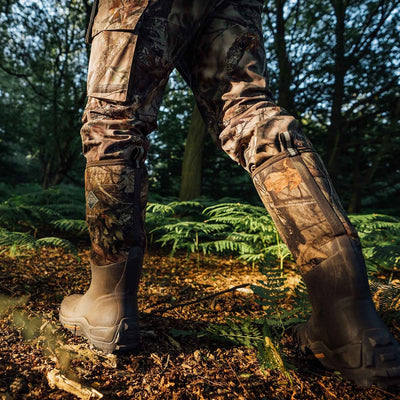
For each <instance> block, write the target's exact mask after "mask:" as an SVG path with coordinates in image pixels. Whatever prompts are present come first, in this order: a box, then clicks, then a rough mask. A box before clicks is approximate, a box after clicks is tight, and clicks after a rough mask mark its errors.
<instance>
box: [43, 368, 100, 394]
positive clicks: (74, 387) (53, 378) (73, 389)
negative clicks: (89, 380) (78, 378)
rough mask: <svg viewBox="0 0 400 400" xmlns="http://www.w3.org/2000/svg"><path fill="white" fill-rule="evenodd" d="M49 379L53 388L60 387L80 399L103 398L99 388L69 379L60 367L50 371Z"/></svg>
mask: <svg viewBox="0 0 400 400" xmlns="http://www.w3.org/2000/svg"><path fill="white" fill-rule="evenodd" d="M47 381H48V383H49V386H50V387H51V388H53V389H54V388H58V389H61V390H64V391H65V392H68V393H72V394H73V395H75V396H77V397H79V398H80V399H92V398H96V399H102V398H103V395H102V394H101V393H100V392H99V391H98V390H96V389H94V388H92V387H90V386H84V385H82V384H80V383H79V382H75V381H73V380H71V379H68V378H67V377H66V376H64V375H63V374H61V372H60V371H59V370H58V369H52V370H51V371H49V372H48V374H47Z"/></svg>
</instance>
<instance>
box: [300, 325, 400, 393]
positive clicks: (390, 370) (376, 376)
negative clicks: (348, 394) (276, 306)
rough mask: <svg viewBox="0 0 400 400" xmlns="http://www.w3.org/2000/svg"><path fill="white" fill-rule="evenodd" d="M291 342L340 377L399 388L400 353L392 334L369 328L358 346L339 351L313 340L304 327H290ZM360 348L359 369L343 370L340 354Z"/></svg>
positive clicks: (367, 384)
mask: <svg viewBox="0 0 400 400" xmlns="http://www.w3.org/2000/svg"><path fill="white" fill-rule="evenodd" d="M293 337H294V341H295V343H296V344H297V346H298V347H299V349H300V350H301V352H302V353H303V354H305V355H306V354H310V352H311V353H312V354H313V355H314V357H315V358H316V359H317V360H318V361H319V362H320V363H321V364H322V365H323V366H324V367H325V368H327V369H329V370H335V371H339V372H340V373H341V375H342V376H343V377H344V378H346V379H350V380H351V381H353V382H354V383H356V384H357V385H359V386H364V387H370V386H371V385H376V386H379V387H382V388H388V387H390V386H399V385H400V351H399V347H398V346H397V345H396V344H395V343H396V342H395V340H394V339H393V340H392V339H391V335H388V334H387V332H382V331H381V330H380V329H370V330H367V331H365V332H364V335H363V338H362V340H361V341H360V342H359V343H358V344H354V343H352V344H349V345H346V346H343V347H340V348H339V349H335V350H331V349H329V348H328V347H327V346H326V345H325V343H324V342H322V341H312V340H311V339H310V338H309V337H308V335H307V332H306V326H305V324H299V325H296V326H295V327H294V328H293ZM357 345H358V347H359V348H360V346H361V354H360V358H361V367H358V368H357V367H356V368H346V367H342V366H340V365H338V361H337V360H338V359H339V358H341V357H342V355H343V354H346V353H348V354H351V352H354V348H355V347H356V346H357Z"/></svg>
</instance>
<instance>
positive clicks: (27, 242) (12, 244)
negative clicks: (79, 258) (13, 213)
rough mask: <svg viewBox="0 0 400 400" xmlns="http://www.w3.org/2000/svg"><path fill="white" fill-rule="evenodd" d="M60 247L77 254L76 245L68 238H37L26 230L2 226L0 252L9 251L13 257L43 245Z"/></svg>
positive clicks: (0, 229)
mask: <svg viewBox="0 0 400 400" xmlns="http://www.w3.org/2000/svg"><path fill="white" fill-rule="evenodd" d="M48 246H50V247H60V248H63V249H65V250H67V251H71V252H72V253H74V254H76V248H75V246H74V245H73V244H72V243H71V242H70V241H68V240H66V239H61V238H58V237H43V238H40V239H37V238H35V237H34V236H32V235H30V234H29V233H25V232H9V231H7V230H6V229H3V228H0V248H1V247H4V249H3V250H1V251H0V253H4V252H7V253H8V254H9V255H10V256H11V257H14V256H20V255H23V254H25V253H24V252H25V250H38V249H40V248H42V247H48Z"/></svg>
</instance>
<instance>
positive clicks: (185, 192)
mask: <svg viewBox="0 0 400 400" xmlns="http://www.w3.org/2000/svg"><path fill="white" fill-rule="evenodd" d="M206 133H207V128H206V126H205V124H204V121H203V118H202V116H201V114H200V111H199V109H198V107H197V104H195V106H194V108H193V112H192V119H191V121H190V126H189V131H188V135H187V138H186V145H185V152H184V154H183V162H182V178H181V189H180V192H179V200H181V201H184V200H192V199H195V198H196V197H199V196H200V194H201V172H202V164H203V150H204V139H205V137H206Z"/></svg>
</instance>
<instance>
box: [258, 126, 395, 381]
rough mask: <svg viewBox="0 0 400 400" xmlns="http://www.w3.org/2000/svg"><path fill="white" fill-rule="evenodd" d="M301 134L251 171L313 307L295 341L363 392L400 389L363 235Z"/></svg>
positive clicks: (284, 136)
mask: <svg viewBox="0 0 400 400" xmlns="http://www.w3.org/2000/svg"><path fill="white" fill-rule="evenodd" d="M301 134H302V132H301V131H300V132H298V131H297V132H295V133H294V135H293V133H292V132H289V131H286V132H283V133H281V134H280V135H279V142H280V146H281V151H280V152H279V153H278V154H276V155H274V156H273V157H271V158H270V159H268V160H267V161H265V162H264V163H263V164H262V165H260V166H258V167H257V168H255V169H254V170H253V172H252V177H253V181H254V184H255V187H256V189H257V191H258V193H259V195H260V197H261V199H262V201H263V203H264V205H265V207H266V208H267V210H268V211H269V213H270V215H271V217H272V219H273V220H274V222H275V224H276V227H277V229H278V231H279V233H280V235H281V237H282V239H283V240H284V242H285V243H286V244H287V246H288V247H289V250H290V251H291V252H292V254H293V256H294V258H295V260H296V262H297V264H298V265H299V269H300V273H301V274H302V276H303V279H304V281H305V283H306V286H307V289H308V293H309V297H310V301H311V304H312V308H313V313H312V316H311V318H310V319H309V321H308V322H307V323H305V324H301V325H299V326H297V327H295V329H294V333H295V340H296V342H297V344H298V345H299V347H300V348H301V350H302V351H303V352H306V351H311V352H312V353H313V354H314V356H315V357H316V358H317V359H318V360H319V361H320V362H321V363H322V365H324V366H325V367H326V368H329V369H333V370H336V371H339V372H340V373H341V374H342V375H343V376H344V377H345V378H348V379H351V380H353V381H354V382H356V383H357V384H359V385H362V386H370V385H372V384H378V385H380V386H390V385H397V384H399V383H400V346H399V344H398V343H397V341H396V340H395V339H394V337H393V336H392V335H391V334H390V332H389V330H388V328H387V327H386V326H385V324H384V323H383V322H382V320H381V318H380V317H379V315H378V314H377V312H376V309H375V306H374V303H373V301H372V298H371V293H370V290H369V285H368V278H367V273H366V267H365V262H364V258H363V256H362V251H361V244H360V242H359V239H358V236H357V233H356V231H355V230H354V228H353V227H352V225H351V223H350V221H349V220H348V218H347V217H346V214H345V212H344V210H343V209H342V206H341V204H340V202H339V199H338V196H337V194H336V193H335V191H334V189H333V186H332V183H331V181H330V179H329V176H328V174H327V172H326V170H325V167H324V165H323V163H322V161H321V160H320V159H319V157H318V155H317V153H316V152H315V150H314V149H313V148H312V146H295V145H294V141H293V139H292V138H293V136H295V137H298V136H300V135H301ZM303 143H306V141H305V140H304V141H303Z"/></svg>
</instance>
